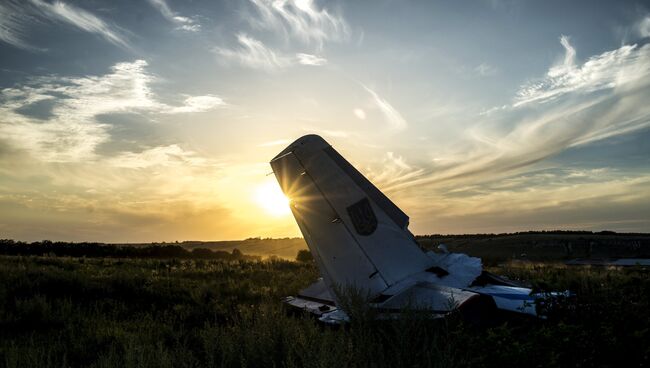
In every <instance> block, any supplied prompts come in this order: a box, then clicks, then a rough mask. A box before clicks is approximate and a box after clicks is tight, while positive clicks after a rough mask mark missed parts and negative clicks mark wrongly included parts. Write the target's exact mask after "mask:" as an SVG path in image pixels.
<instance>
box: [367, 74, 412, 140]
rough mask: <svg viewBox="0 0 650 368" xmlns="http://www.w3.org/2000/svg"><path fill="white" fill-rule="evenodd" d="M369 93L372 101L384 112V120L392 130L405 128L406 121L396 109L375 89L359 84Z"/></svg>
mask: <svg viewBox="0 0 650 368" xmlns="http://www.w3.org/2000/svg"><path fill="white" fill-rule="evenodd" d="M361 86H362V87H363V88H364V89H365V90H366V91H367V92H368V93H369V94H370V96H372V99H373V102H374V103H375V105H376V106H377V108H378V109H379V110H380V111H381V112H382V114H384V117H385V118H386V121H387V122H388V124H389V125H390V127H391V128H392V129H394V130H403V129H406V127H407V123H406V120H404V118H403V117H402V115H401V114H400V113H399V111H397V110H396V109H395V108H394V107H393V106H392V105H391V104H389V103H388V101H386V100H384V99H383V98H381V97H380V96H379V95H378V94H377V93H376V92H375V91H373V90H371V89H370V88H368V87H366V86H364V85H361Z"/></svg>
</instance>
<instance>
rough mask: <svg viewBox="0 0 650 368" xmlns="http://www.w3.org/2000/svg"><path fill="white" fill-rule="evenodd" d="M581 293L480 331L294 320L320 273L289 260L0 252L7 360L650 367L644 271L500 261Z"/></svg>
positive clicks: (411, 318)
mask: <svg viewBox="0 0 650 368" xmlns="http://www.w3.org/2000/svg"><path fill="white" fill-rule="evenodd" d="M492 271H496V272H499V273H501V274H505V275H507V276H509V277H512V278H519V279H526V280H530V281H531V282H532V283H533V286H534V287H535V288H539V289H546V290H550V289H554V290H564V289H571V290H573V291H575V292H576V293H578V295H579V298H578V299H577V301H576V302H575V303H574V304H572V305H571V307H568V308H563V309H560V310H558V311H557V312H556V313H555V315H553V316H552V318H551V319H550V320H548V321H544V322H539V321H532V320H516V321H509V322H505V323H499V324H497V325H496V326H492V327H481V328H479V327H475V326H470V325H468V324H466V323H464V322H462V321H461V320H460V319H459V318H456V317H455V316H452V317H451V318H449V319H447V320H445V321H437V322H432V321H430V320H427V319H426V318H423V316H422V315H420V314H413V315H411V314H408V315H406V316H405V318H403V319H400V320H396V321H390V322H374V321H372V320H368V319H364V318H361V319H359V320H358V321H356V322H354V323H353V324H352V325H351V326H350V327H349V328H340V329H332V328H327V327H322V326H320V325H319V324H318V323H316V321H314V320H313V319H311V318H309V317H307V316H297V317H295V316H289V315H287V313H286V311H285V310H283V307H282V304H281V303H280V299H281V297H283V296H286V295H290V294H293V293H295V292H296V291H297V290H299V289H300V288H302V287H304V286H306V285H308V284H309V283H310V282H311V281H313V279H315V278H316V277H317V271H316V269H315V267H314V266H313V265H311V264H304V263H296V262H287V261H267V262H259V261H241V260H240V261H222V260H210V261H202V260H184V261H177V260H168V261H167V260H142V259H140V260H135V259H133V260H132V259H127V260H115V259H101V258H99V259H84V258H47V257H8V256H4V257H0V366H6V367H206V366H237V367H242V366H244V367H346V366H349V367H353V366H354V367H356V366H360V367H427V366H433V367H435V366H440V367H450V366H477V367H479V366H494V367H497V366H499V367H501V366H528V367H529V366H539V367H542V366H567V367H568V366H571V367H573V366H611V367H620V366H647V365H648V364H650V357H649V354H650V332H649V331H650V330H649V328H650V309H649V308H650V278H649V277H648V276H649V275H648V273H647V271H645V270H642V269H606V268H565V267H561V266H556V265H543V264H538V265H527V266H517V265H512V266H507V267H500V268H496V269H492Z"/></svg>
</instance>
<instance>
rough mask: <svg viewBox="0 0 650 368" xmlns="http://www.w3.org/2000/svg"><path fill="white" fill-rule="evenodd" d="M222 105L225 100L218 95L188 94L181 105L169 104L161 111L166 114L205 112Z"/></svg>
mask: <svg viewBox="0 0 650 368" xmlns="http://www.w3.org/2000/svg"><path fill="white" fill-rule="evenodd" d="M224 105H226V102H225V101H224V100H223V99H222V98H221V97H219V96H215V95H205V96H190V97H188V98H186V99H185V101H184V104H183V105H182V106H170V107H169V108H168V109H166V110H163V112H166V113H168V114H179V113H192V112H205V111H209V110H212V109H215V108H217V107H221V106H224Z"/></svg>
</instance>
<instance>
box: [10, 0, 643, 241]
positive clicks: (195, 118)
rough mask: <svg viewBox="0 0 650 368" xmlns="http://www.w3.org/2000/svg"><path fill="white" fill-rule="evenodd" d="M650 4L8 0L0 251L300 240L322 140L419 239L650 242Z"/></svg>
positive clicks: (260, 0)
mask: <svg viewBox="0 0 650 368" xmlns="http://www.w3.org/2000/svg"><path fill="white" fill-rule="evenodd" d="M649 41H650V2H640V1H639V2H635V1H609V2H605V1H599V2H593V1H523V0H522V1H509V0H491V1H420V2H415V1H309V0H302V1H273V2H271V1H266V0H251V1H243V0H242V1H235V0H227V1H213V0H191V1H190V0H110V1H109V0H87V1H72V0H66V1H54V2H52V1H48V0H3V1H1V2H0V238H14V239H19V240H28V241H31V240H41V239H52V240H73V241H107V242H149V241H174V240H220V239H241V238H246V237H251V236H262V237H281V236H282V237H283V236H299V235H300V233H299V230H298V227H297V226H296V224H295V222H294V220H293V218H292V217H291V215H290V214H289V213H288V211H286V208H284V207H283V206H286V203H284V202H283V201H282V198H281V197H278V194H277V193H278V191H279V188H278V187H277V184H276V183H275V179H274V177H273V175H268V174H269V173H271V168H270V166H269V165H268V161H269V160H270V159H271V158H272V157H273V156H274V155H275V154H276V153H278V152H279V151H281V150H282V149H283V148H284V147H285V146H286V145H287V144H289V143H290V142H291V141H293V140H295V139H296V138H298V137H300V136H302V135H304V134H309V133H315V134H319V135H321V136H323V137H324V138H325V139H326V140H327V141H328V142H330V143H331V144H332V145H333V146H334V147H335V148H336V149H337V150H338V151H339V152H340V153H341V154H342V155H343V156H344V157H346V158H347V159H348V160H349V161H350V162H351V163H352V164H353V165H355V166H356V167H357V168H358V169H359V170H360V171H362V172H363V173H364V174H366V175H367V176H368V178H369V179H370V180H371V181H373V182H374V183H375V184H376V185H377V186H378V187H379V188H380V189H382V190H383V191H384V192H385V193H386V194H387V195H388V196H389V197H390V198H391V199H392V200H393V201H394V202H395V203H396V204H397V205H398V206H399V207H400V208H402V209H403V210H404V211H405V212H406V213H407V214H408V215H409V216H410V218H411V226H410V229H411V231H413V232H414V233H416V234H428V233H477V232H481V233H482V232H510V231H520V230H540V229H584V230H604V229H607V230H615V231H629V232H647V231H650V42H649Z"/></svg>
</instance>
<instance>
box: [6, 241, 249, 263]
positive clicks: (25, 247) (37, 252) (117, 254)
mask: <svg viewBox="0 0 650 368" xmlns="http://www.w3.org/2000/svg"><path fill="white" fill-rule="evenodd" d="M0 254H2V255H11V256H57V257H108V258H183V259H222V260H259V259H261V257H259V256H253V255H247V254H243V253H242V252H241V251H240V250H239V249H237V248H235V249H233V250H232V251H231V252H228V251H225V250H211V249H208V248H195V249H192V250H188V249H185V248H183V247H182V246H180V245H176V244H162V245H161V244H152V245H147V246H138V247H135V246H130V245H119V246H118V245H114V244H105V243H89V242H83V243H72V242H61V241H57V242H53V241H50V240H43V241H37V242H31V243H28V242H23V241H15V240H12V239H0Z"/></svg>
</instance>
